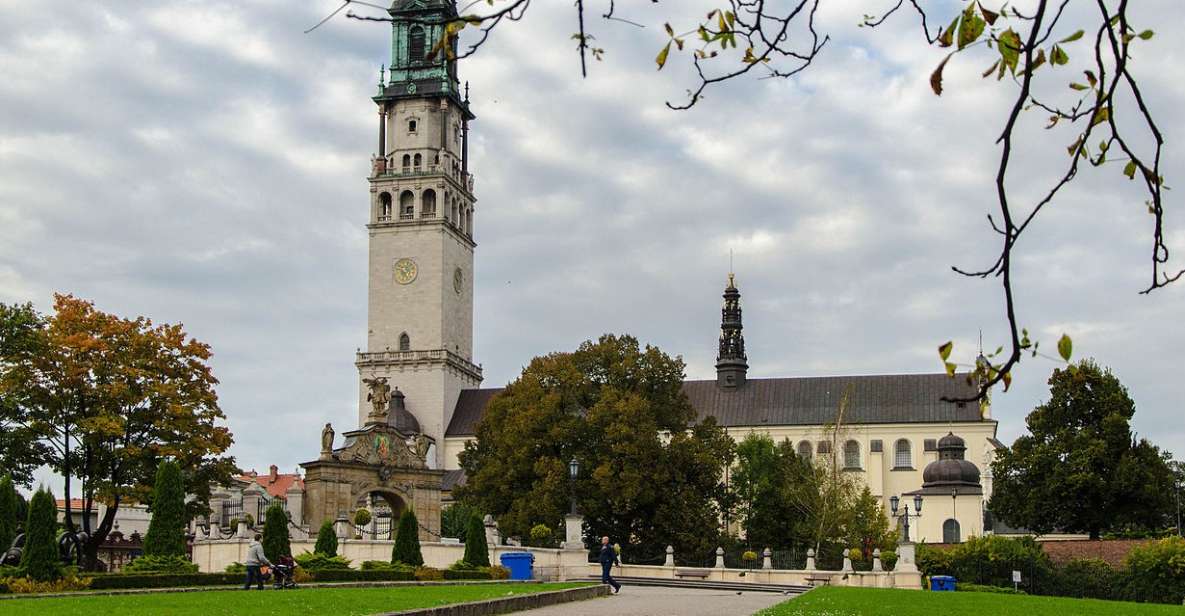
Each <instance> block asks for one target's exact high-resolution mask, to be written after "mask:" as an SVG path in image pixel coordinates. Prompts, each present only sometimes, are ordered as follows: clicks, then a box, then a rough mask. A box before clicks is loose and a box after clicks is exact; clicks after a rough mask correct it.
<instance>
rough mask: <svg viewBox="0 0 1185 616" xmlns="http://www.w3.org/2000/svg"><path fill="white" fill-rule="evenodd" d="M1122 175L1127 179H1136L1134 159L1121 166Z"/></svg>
mask: <svg viewBox="0 0 1185 616" xmlns="http://www.w3.org/2000/svg"><path fill="white" fill-rule="evenodd" d="M1123 175H1126V176H1127V179H1129V180H1134V179H1136V161H1134V160H1129V161H1127V164H1126V165H1124V166H1123Z"/></svg>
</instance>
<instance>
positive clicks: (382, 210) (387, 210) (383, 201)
mask: <svg viewBox="0 0 1185 616" xmlns="http://www.w3.org/2000/svg"><path fill="white" fill-rule="evenodd" d="M379 220H391V193H389V192H383V193H379Z"/></svg>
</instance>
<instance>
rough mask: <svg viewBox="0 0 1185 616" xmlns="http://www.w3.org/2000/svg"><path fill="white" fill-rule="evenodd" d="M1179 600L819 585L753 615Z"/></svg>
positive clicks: (853, 615) (917, 615) (1069, 611)
mask: <svg viewBox="0 0 1185 616" xmlns="http://www.w3.org/2000/svg"><path fill="white" fill-rule="evenodd" d="M1183 613H1185V612H1183V611H1182V608H1181V606H1179V605H1155V604H1148V603H1121V602H1118V601H1096V600H1094V599H1066V598H1062V597H1030V596H1027V595H1004V594H996V593H979V592H928V591H919V590H890V589H877V588H832V587H824V588H816V589H815V590H812V591H810V592H808V593H806V594H805V595H802V596H801V597H798V598H796V599H793V600H791V601H787V602H785V603H780V604H778V605H775V606H774V607H771V608H769V609H767V610H762V611H760V612H757V614H755V615H754V616H882V615H884V616H979V615H981V614H982V615H985V616H987V615H991V616H1055V615H1056V616H1063V615H1064V616H1104V615H1106V616H1112V615H1122V616H1160V615H1161V614H1165V615H1168V614H1173V615H1175V616H1181V615H1182V614H1183Z"/></svg>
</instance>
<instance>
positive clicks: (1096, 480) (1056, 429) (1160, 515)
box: [990, 360, 1175, 539]
mask: <svg viewBox="0 0 1185 616" xmlns="http://www.w3.org/2000/svg"><path fill="white" fill-rule="evenodd" d="M1135 412H1136V407H1135V403H1134V402H1132V399H1131V397H1130V396H1128V393H1127V388H1126V387H1124V386H1123V384H1122V383H1120V382H1119V379H1118V378H1117V377H1116V376H1115V375H1114V374H1112V373H1111V371H1110V370H1109V369H1104V368H1101V367H1099V366H1098V364H1096V363H1095V362H1094V361H1092V360H1084V361H1082V362H1079V363H1077V364H1075V365H1073V366H1070V367H1068V368H1065V369H1058V370H1054V371H1053V375H1052V376H1051V377H1049V400H1048V401H1046V402H1045V403H1044V404H1042V405H1040V406H1038V407H1037V408H1036V409H1034V410H1033V412H1032V413H1029V416H1028V417H1027V418H1026V419H1025V423H1026V424H1027V425H1028V429H1029V434H1026V435H1024V436H1021V437H1020V438H1018V439H1016V442H1015V443H1013V444H1012V447H1010V448H1008V449H1005V450H1001V451H1000V452H999V453H998V454H997V457H996V459H995V461H994V462H993V463H992V475H993V477H994V483H993V488H992V498H991V503H990V508H991V511H992V513H993V514H995V515H996V516H998V517H1000V518H1001V519H1003V520H1004V521H1005V522H1007V523H1009V524H1011V525H1013V526H1017V527H1023V528H1028V529H1031V530H1033V531H1035V532H1037V533H1049V532H1053V531H1055V530H1057V531H1061V532H1075V533H1077V532H1081V533H1090V537H1091V538H1092V539H1098V538H1099V537H1100V536H1101V535H1102V533H1103V532H1106V531H1108V530H1113V529H1124V528H1142V529H1149V530H1153V529H1155V530H1159V529H1163V528H1166V527H1168V526H1169V525H1171V524H1172V522H1171V517H1170V515H1171V513H1172V512H1174V511H1175V509H1174V506H1175V503H1174V500H1173V496H1174V494H1173V482H1174V476H1173V472H1172V470H1171V469H1170V468H1169V466H1168V454H1166V453H1164V452H1161V451H1160V450H1159V449H1158V448H1157V447H1156V446H1155V445H1153V444H1151V443H1149V442H1148V441H1147V440H1146V439H1136V438H1135V436H1134V435H1133V434H1132V430H1131V419H1132V416H1133V415H1135Z"/></svg>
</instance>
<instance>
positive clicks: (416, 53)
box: [407, 26, 424, 64]
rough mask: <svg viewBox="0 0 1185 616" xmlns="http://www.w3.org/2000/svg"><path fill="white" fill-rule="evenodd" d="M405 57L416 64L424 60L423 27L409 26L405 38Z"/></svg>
mask: <svg viewBox="0 0 1185 616" xmlns="http://www.w3.org/2000/svg"><path fill="white" fill-rule="evenodd" d="M407 59H408V60H411V61H412V62H413V63H416V64H418V63H420V62H423V61H424V29H423V28H421V27H420V26H412V28H411V35H410V36H409V37H408V40H407Z"/></svg>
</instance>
